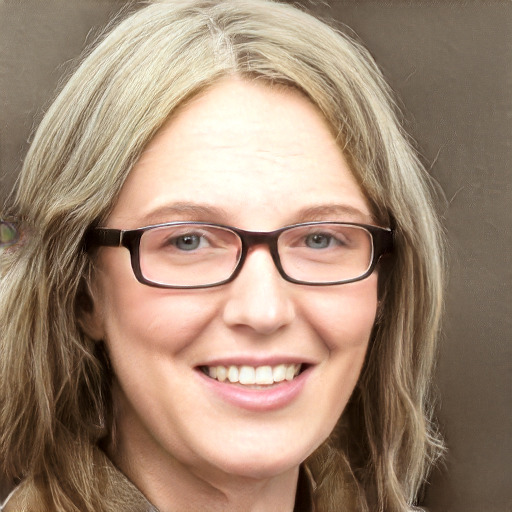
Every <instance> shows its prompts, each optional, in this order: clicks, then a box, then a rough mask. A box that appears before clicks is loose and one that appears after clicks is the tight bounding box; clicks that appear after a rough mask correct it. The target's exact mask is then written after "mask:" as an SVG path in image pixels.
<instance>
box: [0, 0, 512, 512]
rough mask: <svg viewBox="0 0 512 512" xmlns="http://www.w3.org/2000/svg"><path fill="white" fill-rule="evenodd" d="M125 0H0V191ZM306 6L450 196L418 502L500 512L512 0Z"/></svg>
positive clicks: (505, 495)
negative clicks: (331, 28) (428, 462)
mask: <svg viewBox="0 0 512 512" xmlns="http://www.w3.org/2000/svg"><path fill="white" fill-rule="evenodd" d="M125 3H126V2H124V1H122V0H118V1H115V0H0V201H1V200H2V199H3V198H5V196H6V194H7V191H8V190H9V189H10V187H11V185H12V183H13V182H14V180H15V177H16V173H17V171H18V170H19V167H20V164H21V161H22V159H23V155H24V153H25V151H26V149H27V147H28V141H29V138H30V133H31V132H32V130H33V128H34V127H35V126H37V122H38V121H39V120H40V118H41V116H42V114H43V112H44V109H45V106H47V105H48V103H49V101H50V100H51V98H52V96H53V93H54V90H55V87H56V86H57V84H58V83H59V81H60V80H61V79H62V77H63V76H65V75H66V73H67V72H68V71H69V69H71V68H72V67H73V64H74V59H76V58H77V56H78V55H79V54H80V53H81V51H82V49H83V48H84V46H85V45H86V44H87V43H88V42H91V41H92V40H93V38H94V35H95V34H97V33H98V31H99V30H100V29H101V27H102V26H103V25H104V23H105V22H106V20H107V19H108V18H109V16H110V15H111V14H112V13H113V12H116V11H117V10H118V9H119V8H120V7H121V6H123V5H124V4H125ZM314 11H316V12H317V13H318V14H320V15H321V16H323V17H327V18H335V19H336V20H338V21H339V23H343V24H347V25H348V26H349V27H351V29H353V30H354V32H355V33H356V34H357V36H359V37H360V38H361V39H362V40H363V41H364V42H365V44H366V45H367V46H368V47H369V48H370V50H371V52H372V54H373V55H374V56H375V58H376V60H377V62H378V63H379V64H380V66H381V68H382V69H383V71H384V73H385V75H386V77H387V78H388V80H389V81H390V82H391V84H392V86H393V88H394V89H395V91H396V92H397V94H398V97H399V99H400V105H401V106H402V110H403V111H404V118H405V123H406V127H407V129H408V130H409V131H410V132H411V133H412V135H413V136H414V138H415V139H416V140H417V141H419V142H418V146H419V149H420V152H421V154H422V157H423V160H424V162H425V163H426V164H427V165H428V167H429V168H430V169H431V173H432V174H433V176H434V177H435V178H436V179H437V180H438V182H439V183H440V184H441V186H442V188H443V190H444V192H445V194H446V197H447V199H448V206H447V207H446V208H445V224H446V227H447V231H448V236H449V240H450V251H451V266H452V268H451V280H450V284H449V291H448V304H447V311H446V322H445V329H444V336H443V340H442V346H441V350H440V352H441V354H440V356H441V357H440V364H439V369H438V375H437V383H438V387H439V390H440V396H441V400H440V407H439V417H440V421H441V424H442V428H443V431H444V434H445V436H446V440H447V443H448V446H449V448H450V452H449V456H448V459H447V461H446V466H445V467H444V468H441V469H440V470H438V471H437V472H435V473H434V474H433V475H432V477H431V485H430V486H429V488H428V489H427V492H426V497H425V500H424V505H425V506H427V507H428V508H429V510H430V511H431V512H511V511H512V477H511V473H512V441H511V437H512V407H511V403H512V400H511V399H512V379H511V375H512V357H511V352H512V348H511V337H512V336H511V332H512V329H511V324H512V291H511V289H512V262H511V252H512V243H511V238H512V234H511V203H512V194H511V182H512V179H511V178H512V176H511V174H512V172H511V162H512V159H511V156H512V149H511V135H512V66H511V62H512V60H511V59H512V2H510V1H476V0H474V1H437V2H435V1H433V0H431V1H426V0H422V1H420V0H417V1H405V0H404V1H392V2H390V1H387V2H386V1H377V0H360V1H355V0H353V1H348V0H342V1H327V2H316V5H315V7H314ZM404 105H405V106H404ZM0 456H1V454H0ZM0 494H1V493H0Z"/></svg>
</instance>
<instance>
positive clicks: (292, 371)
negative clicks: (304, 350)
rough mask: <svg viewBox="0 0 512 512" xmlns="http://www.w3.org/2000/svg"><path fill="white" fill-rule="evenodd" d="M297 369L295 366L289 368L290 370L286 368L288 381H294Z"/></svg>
mask: <svg viewBox="0 0 512 512" xmlns="http://www.w3.org/2000/svg"><path fill="white" fill-rule="evenodd" d="M295 371H296V369H295V367H294V366H288V368H286V376H285V379H286V380H293V378H294V377H295Z"/></svg>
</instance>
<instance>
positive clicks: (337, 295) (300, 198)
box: [86, 79, 377, 512]
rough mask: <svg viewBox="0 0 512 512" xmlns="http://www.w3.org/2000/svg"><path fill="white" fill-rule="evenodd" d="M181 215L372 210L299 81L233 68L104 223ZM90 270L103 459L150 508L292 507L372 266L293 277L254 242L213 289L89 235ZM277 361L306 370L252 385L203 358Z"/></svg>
mask: <svg viewBox="0 0 512 512" xmlns="http://www.w3.org/2000/svg"><path fill="white" fill-rule="evenodd" d="M178 203H179V204H178ZM179 220H192V221H202V222H215V223H221V224H226V225H230V226H236V227H238V228H242V229H247V230H254V231H270V230H274V229H277V228H280V227H283V226H286V225H290V224H294V223H298V222H306V221H317V220H325V221H355V222H363V223H374V222H373V219H372V215H371V212H370V208H369V206H368V202H367V201H366V199H365V196H364V194H363V193H362V191H361V189H360V187H359V186H358V184H357V182H356V181H355V179H354V177H353V175H352V173H351V172H350V169H349V167H348V164H347V162H346V160H345V158H344V156H343V154H342V152H341V151H340V149H339V148H338V146H337V145H336V143H335V140H334V138H333V136H332V134H331V132H330V130H329V127H328V126H327V124H326V122H325V121H324V119H323V118H322V117H321V115H320V114H319V112H318V111H317V109H316V108H315V107H314V106H313V105H312V104H311V103H310V102H309V101H308V100H307V99H305V97H304V96H303V95H301V94H299V93H298V92H296V91H293V90H290V89H283V88H279V89H277V88H273V89H272V88H270V87H268V86H265V85H262V84H255V83H254V82H247V81H242V80H237V79H225V80H223V81H221V82H220V83H218V84H216V85H214V86H213V87H211V88H209V89H208V90H206V91H205V92H203V93H202V94H200V95H198V96H196V97H195V98H194V99H193V100H192V101H190V102H189V103H188V104H187V105H186V106H184V107H182V108H181V109H180V110H179V111H178V113H176V114H175V115H174V116H173V117H172V119H171V120H170V121H169V122H168V123H167V124H166V125H165V126H164V127H163V128H162V129H161V131H160V132H159V133H158V134H157V136H156V137H155V138H154V139H153V140H152V142H151V143H150V144H149V145H148V147H147V148H146V150H145V151H144V153H143V155H142V157H141V159H140V160H139V161H138V163H137V164H136V165H135V167H134V169H133V171H132V172H131V174H130V176H129V177H128V179H127V181H126V183H125V184H124V186H123V188H122V190H121V193H120V196H119V199H118V202H117V204H116V206H115V208H114V210H113V211H112V213H111V215H110V216H109V218H108V220H107V221H106V223H105V225H106V226H107V227H111V228H121V229H133V228H137V227H141V226H146V225H150V224H155V223H160V222H169V221H179ZM96 268H97V272H96V275H95V278H94V282H93V286H92V289H93V301H94V305H95V307H94V311H93V313H91V314H90V315H89V317H88V318H86V328H87V329H88V331H89V334H90V335H91V336H93V337H94V338H96V339H102V340H105V342H106V343H107V346H108V350H109V354H110V357H111V361H112V366H113V369H114V372H115V375H116V382H115V384H114V390H113V396H114V405H115V415H116V424H117V439H116V442H115V443H114V444H112V446H111V447H110V449H109V455H110V457H111V458H112V459H113V460H114V461H115V462H116V464H117V465H118V466H119V467H120V468H121V469H122V470H123V472H124V473H125V474H126V475H127V476H128V477H129V478H130V479H131V480H132V481H133V482H134V483H135V484H136V485H137V486H138V487H139V488H140V489H141V490H142V491H143V493H144V494H145V495H146V496H147V497H148V499H149V500H150V501H151V502H152V503H153V504H154V505H155V506H156V507H157V508H158V509H159V510H160V511H161V512H171V511H173V510H188V511H203V510H212V511H244V512H247V511H251V512H264V511H265V512H269V511H276V512H277V511H280V512H282V511H292V510H293V506H294V497H295V490H296V481H297V475H298V468H299V465H300V464H301V463H302V462H303V461H304V459H306V458H307V456H308V455H310V454H311V453H312V452H313V451H314V450H315V449H316V448H317V447H318V446H319V445H320V444H321V443H322V442H323V441H324V440H325V439H326V438H327V437H328V435H329V434H330V433H331V431H332V429H333V428H334V426H335V424H336V422H337V420H338V418H339V417H340V415H341V413H342V411H343V409H344V407H345V405H346V403H347V401H348V399H349V397H350V394H351V393H352V391H353V389H354V387H355V385H356V382H357V379H358V376H359V374H360V371H361V367H362V364H363V360H364V356H365V353H366V349H367V345H368V340H369V337H370V333H371V329H372V326H373V323H374V320H375V315H376V309H377V276H376V275H375V273H374V274H373V275H371V276H370V277H368V278H367V279H365V280H363V281H359V282H355V283H351V284H345V285H336V286H328V287H314V286H304V285H297V284H293V283H289V282H287V281H285V280H284V279H283V278H282V277H281V276H280V275H279V274H278V272H277V269H276V268H275V266H274V263H273V262H272V259H271V257H270V254H269V252H268V249H267V248H266V247H264V246H256V247H254V248H253V249H252V250H251V251H250V253H249V254H248V257H247V260H246V262H245V264H244V267H243V269H242V270H241V273H240V274H239V275H238V277H237V278H236V279H235V280H234V281H233V282H231V283H228V284H224V285H222V286H218V287H215V288H207V289H195V290H169V289H158V288H152V287H149V286H145V285H143V284H141V283H139V282H138V281H136V279H135V277H134V275H133V271H132V269H131V266H130V257H129V252H128V251H127V250H126V249H124V248H115V247H104V248H101V249H100V250H99V252H98V256H97V262H96ZM280 363H285V364H292V363H293V364H301V365H302V369H303V370H305V371H303V372H302V373H301V374H300V375H299V376H298V377H296V378H295V379H294V380H293V381H291V383H290V381H286V382H285V383H276V384H273V385H268V386H260V387H255V386H250V385H248V386H246V385H242V384H232V383H229V382H219V381H217V380H215V379H212V378H210V377H208V376H207V375H205V374H204V372H202V371H201V370H200V368H201V367H208V366H216V365H225V366H229V365H239V366H240V365H248V366H253V367H258V366H263V365H277V364H280ZM235 388H236V391H235V392H233V390H234V389H235ZM290 389H291V391H290ZM280 390H281V391H280ZM282 390H284V391H282Z"/></svg>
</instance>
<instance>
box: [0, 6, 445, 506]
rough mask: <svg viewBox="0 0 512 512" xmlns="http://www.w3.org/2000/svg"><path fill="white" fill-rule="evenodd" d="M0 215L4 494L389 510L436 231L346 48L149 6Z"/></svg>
mask: <svg viewBox="0 0 512 512" xmlns="http://www.w3.org/2000/svg"><path fill="white" fill-rule="evenodd" d="M3 217H4V218H8V219H16V220H17V222H18V223H19V224H20V228H21V232H22V237H21V240H20V241H19V242H18V243H16V244H13V245H11V246H10V247H9V248H8V249H7V250H6V251H4V254H3V255H2V274H1V275H2V279H1V299H0V300H1V301H2V304H1V313H0V314H1V315H2V316H1V319H0V326H1V327H0V329H1V343H2V360H1V363H0V364H1V371H0V378H1V381H0V386H1V389H2V394H1V398H0V400H1V403H0V410H1V411H2V412H1V424H0V443H1V451H2V453H3V454H5V456H4V459H3V461H2V463H3V464H2V470H3V471H4V472H6V474H7V475H9V477H10V478H12V479H13V480H16V481H18V482H20V485H19V486H18V488H17V489H16V490H15V491H14V493H13V495H12V497H11V498H10V500H8V502H7V504H6V505H5V510H7V511H9V510H16V511H18V510H28V511H39V510H45V511H46V510H52V511H54V510H58V511H93V510H94V511H102V510H104V511H107V510H109V511H110V510H134V511H142V510H160V511H161V512H165V511H172V510H187V511H188V510H192V511H193V510H244V511H246V510H251V511H258V510H279V511H286V510H290V511H291V510H316V511H317V512H318V511H320V512H324V511H338V510H354V511H356V510H357V511H359V510H372V511H373V510H385V511H405V510H411V507H412V506H413V504H414V503H415V500H416V495H417V492H418V489H419V487H420V485H421V483H422V482H423V481H424V478H425V476H426V475H427V473H428V470H429V468H430V466H431V464H432V463H433V461H434V460H435V459H436V458H437V457H438V455H439V453H440V451H441V450H442V443H441V441H440V440H439V438H438V436H437V434H436V431H435V429H434V426H433V423H432V411H431V397H430V391H429V384H430V377H431V371H432V365H433V358H434V353H435V341H436V336H437V332H438V325H439V317H440V312H441V296H442V286H443V256H442V236H441V230H440V227H439V224H438V221H437V218H436V215H435V213H434V211H433V207H432V201H431V195H430V192H429V186H428V178H427V177H426V173H425V172H424V171H423V169H422V168H421V166H420V164H419V163H418V161H417V159H416V157H415V155H414V152H413V151H412V149H411V147H410V145H409V143H408V141H407V138H406V137H405V135H404V134H403V133H402V131H401V129H400V127H399V125H398V122H397V120H396V116H395V114H394V112H393V108H392V101H391V99H390V94H389V91H388V89H387V87H386V85H385V83H384V81H383V79H382V77H381V75H380V73H379V71H378V70H377V68H376V66H375V64H374V63H373V61H372V59H371V58H370V56H369V55H368V53H367V52H366V51H365V50H364V49H363V48H361V47H360V46H359V45H358V44H356V43H354V42H353V41H352V40H350V39H348V38H347V37H346V36H344V35H341V34H339V33H337V32H336V31H334V30H332V29H331V28H329V27H328V26H326V25H325V24H323V23H322V22H320V21H318V20H316V19H314V18H312V17H311V16H309V15H307V14H305V13H303V12H301V11H299V10H297V9H295V8H293V7H290V6H287V5H284V4H279V3H273V2H268V1H264V0H245V1H243V0H240V1H226V2H214V1H202V2H199V1H183V2H182V1H180V2H176V1H163V2H157V3H154V4H151V5H149V6H147V7H146V8H144V9H142V10H140V11H139V12H137V13H135V14H133V15H132V16H130V17H128V18H127V19H126V20H125V21H123V22H122V23H120V24H119V25H118V27H117V28H115V29H114V30H113V31H112V32H111V34H110V35H108V36H107V37H106V38H105V39H104V40H103V41H102V42H101V43H100V44H99V45H98V46H97V47H96V48H95V49H94V50H93V51H92V52H91V53H90V55H89V56H88V57H87V58H86V59H85V61H84V62H83V64H82V65H81V66H80V67H79V69H78V70H77V71H76V73H75V74H74V76H73V77H72V78H71V80H70V81H69V83H68V84H67V86H66V87H65V88H64V90H63V91H62V92H61V94H60V95H59V96H58V98H57V99H56V101H55V102H54V104H53V106H52V107H51V108H50V110H49V111H48V113H47V115H46V116H45V118H44V120H43V122H42V123H41V126H40V127H39V129H38V132H37V134H36V136H35V139H34V142H33V145H32V147H31V150H30V152H29V154H28V156H27V158H26V161H25V165H24V168H23V170H22V174H21V178H20V181H19V184H18V187H17V190H16V192H15V193H14V194H13V199H12V200H11V204H10V206H9V207H8V208H5V212H4V215H3Z"/></svg>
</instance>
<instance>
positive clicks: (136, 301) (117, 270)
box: [99, 257, 216, 354]
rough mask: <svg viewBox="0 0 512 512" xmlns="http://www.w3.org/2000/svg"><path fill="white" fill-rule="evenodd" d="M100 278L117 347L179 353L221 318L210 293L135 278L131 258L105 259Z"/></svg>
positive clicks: (107, 330) (108, 328) (109, 338)
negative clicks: (167, 287)
mask: <svg viewBox="0 0 512 512" xmlns="http://www.w3.org/2000/svg"><path fill="white" fill-rule="evenodd" d="M103 268H104V272H102V275H101V278H100V279H99V284H100V290H99V292H100V296H101V298H102V300H101V308H102V317H103V318H104V336H105V339H106V342H107V344H108V345H109V347H110V348H111V350H115V348H116V346H121V347H122V349H123V351H126V349H128V348H129V349H130V350H132V351H135V352H137V351H146V350H151V351H152V352H153V353H154V354H155V351H156V353H157V352H159V351H168V350H169V347H170V346H172V350H173V351H174V352H179V351H180V350H182V349H184V348H185V347H186V346H187V345H188V344H189V343H191V342H192V341H193V340H194V339H195V338H196V337H197V336H198V335H199V333H200V332H201V331H202V330H203V329H204V326H205V325H207V324H208V323H209V322H210V321H211V319H212V318H213V317H214V316H215V314H216V310H215V304H216V301H214V300H211V298H210V297H209V296H208V293H204V292H203V293H202V294H198V293H197V291H195V292H194V291H184V290H165V289H158V288H154V287H149V286H146V285H143V284H141V283H139V282H138V281H136V280H135V278H134V276H133V272H132V270H131V267H130V266H129V262H128V263H127V262H126V261H123V262H119V261H118V260H114V261H112V262H111V261H110V260H109V259H108V258H107V257H105V258H104V261H103Z"/></svg>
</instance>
